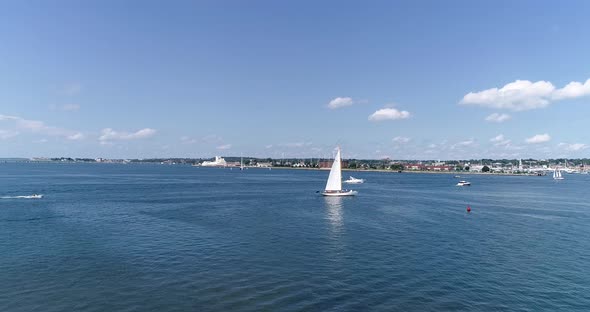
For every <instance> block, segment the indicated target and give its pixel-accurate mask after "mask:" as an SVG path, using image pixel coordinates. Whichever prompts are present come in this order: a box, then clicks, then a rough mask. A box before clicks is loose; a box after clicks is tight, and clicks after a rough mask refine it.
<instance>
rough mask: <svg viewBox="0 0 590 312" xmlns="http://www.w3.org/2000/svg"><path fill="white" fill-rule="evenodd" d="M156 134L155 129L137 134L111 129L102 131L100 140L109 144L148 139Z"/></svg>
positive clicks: (144, 130)
mask: <svg viewBox="0 0 590 312" xmlns="http://www.w3.org/2000/svg"><path fill="white" fill-rule="evenodd" d="M155 134H156V130H155V129H151V128H145V129H141V130H138V131H136V132H117V131H115V130H113V129H111V128H105V129H102V135H101V136H100V137H99V138H98V140H99V141H101V142H108V141H114V140H136V139H146V138H149V137H152V136H154V135H155Z"/></svg>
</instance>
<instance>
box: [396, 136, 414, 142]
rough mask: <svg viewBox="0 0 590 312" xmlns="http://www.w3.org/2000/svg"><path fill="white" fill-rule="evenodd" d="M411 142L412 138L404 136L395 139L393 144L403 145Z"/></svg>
mask: <svg viewBox="0 0 590 312" xmlns="http://www.w3.org/2000/svg"><path fill="white" fill-rule="evenodd" d="M410 140H411V139H410V138H407V137H403V136H396V137H395V138H393V139H392V141H393V142H395V143H401V144H404V143H408V142H410Z"/></svg>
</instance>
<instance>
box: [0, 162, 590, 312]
mask: <svg viewBox="0 0 590 312" xmlns="http://www.w3.org/2000/svg"><path fill="white" fill-rule="evenodd" d="M327 175H328V172H326V171H321V172H319V171H304V170H277V169H273V170H271V171H269V170H265V169H249V170H245V171H244V172H241V171H239V170H228V169H208V168H195V167H188V166H159V165H107V164H0V196H18V195H30V194H34V193H42V194H44V195H45V197H44V198H43V199H10V198H4V199H0V311H279V310H280V311H371V310H372V311H433V310H435V311H440V310H464V311H493V310H505V311H540V310H546V311H558V310H561V311H575V310H578V311H588V310H589V309H590V194H589V193H590V192H589V190H590V187H589V186H590V176H589V175H566V179H565V180H563V181H558V182H555V181H553V180H552V179H551V178H550V177H548V176H547V177H517V176H483V175H473V176H468V177H467V178H466V179H468V180H469V181H471V182H472V183H473V186H471V187H464V188H460V187H455V186H454V184H455V183H456V182H457V179H455V178H453V176H452V175H445V174H397V173H377V172H371V173H369V172H359V173H355V174H354V176H355V177H357V178H364V179H366V181H367V182H366V183H365V184H362V185H356V186H354V187H353V188H354V189H356V190H358V191H359V195H358V196H356V197H352V198H323V197H321V196H318V194H316V191H317V190H319V189H321V188H323V186H324V185H325V180H326V178H327ZM344 175H345V176H347V174H346V173H345V174H344ZM467 205H470V206H471V208H472V212H471V213H470V214H468V213H466V206H467Z"/></svg>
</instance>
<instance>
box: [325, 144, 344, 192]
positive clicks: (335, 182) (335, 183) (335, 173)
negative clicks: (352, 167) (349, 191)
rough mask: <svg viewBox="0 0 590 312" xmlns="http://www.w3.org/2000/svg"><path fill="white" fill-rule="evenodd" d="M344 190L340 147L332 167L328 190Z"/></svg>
mask: <svg viewBox="0 0 590 312" xmlns="http://www.w3.org/2000/svg"><path fill="white" fill-rule="evenodd" d="M341 190H342V170H341V165H340V148H338V152H337V153H336V158H334V163H333V164H332V169H330V176H329V177H328V182H327V183H326V191H341Z"/></svg>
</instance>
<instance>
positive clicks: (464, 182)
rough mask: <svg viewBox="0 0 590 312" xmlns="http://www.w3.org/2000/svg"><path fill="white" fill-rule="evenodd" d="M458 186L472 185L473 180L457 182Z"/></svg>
mask: <svg viewBox="0 0 590 312" xmlns="http://www.w3.org/2000/svg"><path fill="white" fill-rule="evenodd" d="M457 186H471V182H467V181H459V183H457Z"/></svg>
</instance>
